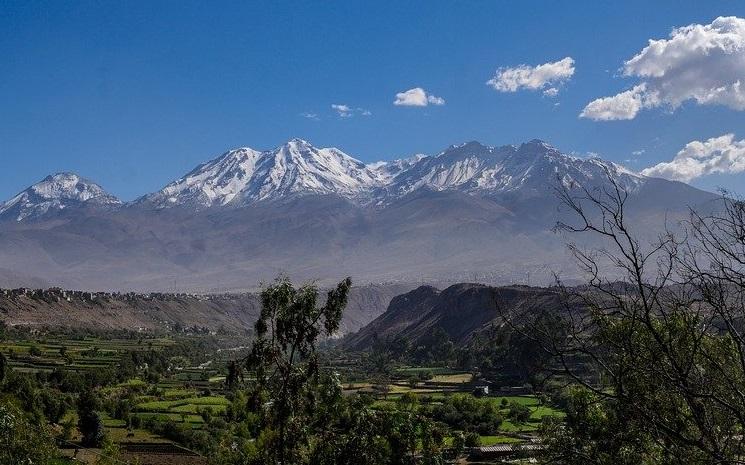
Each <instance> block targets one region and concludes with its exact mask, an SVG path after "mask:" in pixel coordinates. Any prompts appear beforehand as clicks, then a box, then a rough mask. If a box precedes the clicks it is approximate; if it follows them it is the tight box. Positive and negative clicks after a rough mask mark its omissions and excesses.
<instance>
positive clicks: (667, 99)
mask: <svg viewBox="0 0 745 465" xmlns="http://www.w3.org/2000/svg"><path fill="white" fill-rule="evenodd" d="M623 75H624V76H628V77H636V78H639V79H640V81H641V82H640V83H639V84H638V85H636V86H634V88H633V89H631V90H629V91H626V92H622V93H620V94H618V95H615V96H612V97H604V98H599V99H597V100H593V101H592V102H590V103H589V104H588V105H587V106H586V107H585V109H584V110H583V111H582V113H581V114H580V116H581V117H584V118H590V119H594V120H623V119H633V118H634V117H635V116H636V115H637V114H638V113H639V111H640V110H643V109H649V108H655V107H661V106H664V107H667V108H669V109H670V110H675V109H677V108H678V107H679V106H680V105H682V104H683V103H684V102H686V101H688V100H693V101H694V102H696V103H698V104H699V105H723V106H726V107H729V108H732V109H733V110H745V82H743V81H745V19H742V18H737V17H734V16H730V17H719V18H717V19H715V20H714V21H713V22H712V23H711V24H704V25H702V24H692V25H690V26H684V27H680V28H676V29H673V31H672V32H671V33H670V38H669V39H660V40H650V41H649V45H647V46H646V47H644V49H642V50H641V51H640V52H639V53H638V54H637V55H636V56H634V57H632V58H631V59H630V60H628V61H626V62H625V63H624V66H623Z"/></svg>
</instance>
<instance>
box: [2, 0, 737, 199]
mask: <svg viewBox="0 0 745 465" xmlns="http://www.w3.org/2000/svg"><path fill="white" fill-rule="evenodd" d="M65 3H66V2H48V3H45V2H27V1H20V2H13V1H8V0H0V57H2V58H0V161H1V162H2V170H0V199H7V198H9V197H10V196H12V195H13V194H14V193H16V192H18V191H20V190H21V189H23V188H25V187H27V186H28V185H30V184H32V183H33V182H36V181H38V180H39V179H41V178H43V177H44V176H46V175H47V174H50V173H54V172H58V171H75V172H78V173H79V174H81V175H83V176H86V177H88V178H91V179H93V180H95V181H96V182H98V183H100V184H101V185H102V186H104V188H106V189H107V190H109V191H110V192H112V193H113V194H115V195H117V196H120V197H121V198H123V199H125V200H129V199H133V198H135V197H137V196H139V195H141V194H143V193H146V192H150V191H154V190H157V189H159V188H160V187H162V186H163V185H164V184H166V183H167V182H169V181H171V180H173V179H175V178H177V177H180V176H181V175H183V174H184V173H185V172H187V171H188V170H190V169H191V168H193V167H194V166H195V165H197V164H198V163H201V162H204V161H206V160H208V159H210V158H213V157H215V156H217V155H219V154H220V153H222V152H223V151H225V150H227V149H229V148H234V147H238V146H250V147H253V148H256V149H266V148H271V147H274V146H277V145H279V144H281V143H282V142H284V141H286V140H288V139H290V138H292V137H301V138H304V139H307V140H309V141H311V142H312V143H313V144H314V145H317V146H332V145H333V146H337V147H339V148H341V149H342V150H344V151H346V152H347V153H349V154H350V155H353V156H356V157H357V158H359V159H361V160H363V161H366V162H370V161H375V160H380V159H391V158H397V157H401V156H408V155H411V154H414V153H436V152H438V151H440V150H442V149H443V148H445V147H447V146H448V145H450V144H456V143H460V142H463V141H468V140H479V141H481V142H483V143H487V144H493V145H501V144H509V143H519V142H522V141H526V140H529V139H533V138H540V139H544V140H546V141H548V142H550V143H552V144H553V145H555V146H557V147H558V148H560V149H562V150H563V151H566V152H577V153H579V154H586V153H589V152H592V153H597V154H599V155H601V156H602V157H604V158H607V159H610V160H613V161H616V162H619V163H623V164H626V165H627V166H629V167H630V168H632V169H637V170H640V169H642V168H644V167H648V166H652V165H655V164H657V163H659V162H664V161H669V160H671V159H672V158H673V157H674V156H675V155H676V153H678V152H679V151H680V150H681V149H683V147H684V146H685V145H686V144H687V143H689V142H691V141H694V140H698V141H706V140H708V139H710V138H714V137H719V136H722V135H724V134H728V133H733V134H734V140H735V141H738V140H742V139H745V124H744V123H745V111H742V110H741V109H739V108H733V105H726V104H725V105H722V104H703V105H701V104H697V103H695V102H693V101H690V100H689V101H685V102H683V103H682V105H681V106H680V107H677V108H675V109H672V108H670V107H669V106H664V105H662V106H658V107H654V108H649V109H645V110H642V111H639V113H638V115H636V116H635V117H634V118H633V119H630V120H615V121H594V120H592V119H590V118H580V117H579V114H580V112H582V110H583V108H585V106H586V105H587V104H588V103H589V102H591V101H593V100H595V99H597V98H601V97H606V96H613V95H616V94H618V93H619V92H623V91H626V90H628V89H631V88H632V87H633V86H635V85H637V84H639V83H640V82H641V81H643V80H644V79H643V78H640V77H638V76H623V73H622V72H621V68H622V67H623V66H624V62H625V61H626V60H629V59H631V58H632V57H634V56H635V55H637V54H638V53H640V51H641V50H642V49H643V48H644V47H645V46H646V45H647V41H648V40H649V39H665V38H668V36H669V35H670V33H671V31H672V29H673V28H675V27H680V26H685V25H689V24H702V25H706V24H709V23H711V22H712V21H713V20H714V19H715V18H717V17H719V16H739V17H745V3H740V2H733V1H726V2H717V1H707V2H700V1H696V2H694V1H688V2H686V1H670V2H649V1H639V2H631V1H624V2H617V1H587V2H557V1H544V2H522V1H521V2H507V1H504V2H477V1H473V2H435V1H429V2H403V1H396V2H382V1H381V2H362V1H359V2H358V1H340V2H276V1H272V2H258V1H254V2H219V3H218V2H188V1H178V2H177V1H173V2H82V1H81V2H68V3H67V4H65ZM565 57H571V58H572V59H573V62H574V64H573V66H574V73H573V75H572V76H571V78H569V79H566V80H565V81H563V82H560V83H558V85H557V89H558V95H556V96H555V97H549V96H545V95H543V93H542V90H545V88H548V86H547V87H544V88H541V89H538V90H529V89H520V90H517V91H516V92H499V91H497V90H495V89H494V88H492V87H490V86H488V85H486V82H487V81H488V80H489V79H491V78H492V77H493V76H494V75H495V71H496V70H497V68H500V67H502V68H504V67H515V66H517V65H520V64H527V65H532V66H535V65H539V64H543V63H551V62H556V61H558V60H561V59H563V58H565ZM737 69H739V68H736V70H737ZM743 77H744V80H745V75H744V76H743ZM416 87H421V88H423V89H425V90H426V91H427V92H428V93H431V94H432V95H435V96H437V97H440V98H442V99H444V101H445V103H444V105H434V104H431V105H428V106H424V107H412V106H397V105H394V104H393V101H394V100H395V98H396V94H397V93H399V92H403V91H406V90H408V89H412V88H416ZM332 104H339V105H347V106H349V107H350V108H351V109H352V113H351V116H350V117H341V116H339V114H338V113H337V112H336V111H334V110H333V109H332V108H331V105H332ZM358 108H359V109H364V110H366V111H367V112H369V113H371V114H370V115H364V114H363V112H362V110H357V109H358ZM304 114H313V115H316V117H315V118H307V117H305V116H303V115H304ZM635 152H636V154H634V153H635ZM691 183H692V184H694V185H696V186H699V187H703V188H706V189H714V188H716V187H717V186H722V187H727V188H730V189H735V190H739V191H741V192H745V188H742V186H745V176H744V175H743V174H742V173H740V174H714V175H705V176H701V177H698V178H695V179H693V180H692V181H691Z"/></svg>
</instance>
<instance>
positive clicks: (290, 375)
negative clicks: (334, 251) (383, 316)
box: [245, 277, 352, 464]
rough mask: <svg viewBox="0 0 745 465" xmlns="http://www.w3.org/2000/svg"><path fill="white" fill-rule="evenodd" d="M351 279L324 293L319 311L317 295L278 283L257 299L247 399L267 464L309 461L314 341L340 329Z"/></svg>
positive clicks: (310, 288)
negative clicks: (258, 420)
mask: <svg viewBox="0 0 745 465" xmlns="http://www.w3.org/2000/svg"><path fill="white" fill-rule="evenodd" d="M351 285H352V281H351V279H349V278H347V279H345V280H344V281H342V282H341V283H339V285H338V286H337V287H336V288H335V289H333V290H331V291H329V292H328V294H327V297H326V302H325V303H324V304H323V305H320V306H319V305H318V290H317V288H316V287H315V286H312V285H305V286H302V287H300V288H295V287H294V286H293V285H292V283H291V282H290V280H289V279H287V278H285V277H280V278H277V280H276V281H275V282H274V284H273V285H271V286H269V287H267V288H266V289H265V290H264V291H263V292H262V293H261V304H262V308H261V315H260V316H259V319H258V321H257V322H256V324H255V332H256V339H255V341H254V343H253V345H252V348H251V353H250V355H249V356H248V358H247V359H246V361H245V362H246V363H245V365H246V368H247V369H248V370H249V371H251V372H252V373H253V374H254V376H255V383H254V385H253V388H252V392H251V396H250V397H251V398H252V399H253V404H254V407H255V408H256V409H257V410H258V411H259V412H261V413H262V415H263V420H264V424H265V431H264V432H263V437H260V438H259V439H260V440H262V441H264V442H265V444H264V454H265V455H266V457H265V458H266V460H267V461H268V462H269V463H277V464H290V463H293V464H300V463H303V462H304V461H305V460H306V459H307V456H308V451H309V447H310V440H311V438H310V435H311V431H310V430H309V428H308V425H309V423H310V417H311V416H312V415H313V412H314V410H315V409H316V407H317V405H318V394H317V393H318V387H319V381H320V366H319V361H318V354H317V344H318V339H319V337H320V336H321V335H322V334H325V335H326V336H331V335H333V334H334V333H336V331H337V330H338V329H339V324H340V322H341V318H342V312H343V310H344V308H345V307H346V305H347V298H348V295H349V289H350V287H351Z"/></svg>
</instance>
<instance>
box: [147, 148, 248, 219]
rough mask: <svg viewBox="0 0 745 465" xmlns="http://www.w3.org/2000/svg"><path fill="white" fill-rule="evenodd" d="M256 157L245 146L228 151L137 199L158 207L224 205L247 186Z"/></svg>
mask: <svg viewBox="0 0 745 465" xmlns="http://www.w3.org/2000/svg"><path fill="white" fill-rule="evenodd" d="M260 156H261V152H258V151H256V150H254V149H252V148H248V147H244V148H239V149H235V150H230V151H228V152H225V153H224V154H222V155H221V156H219V157H217V158H215V159H214V160H212V161H209V162H207V163H204V164H201V165H199V166H197V167H196V168H194V169H193V170H192V171H191V172H189V173H188V174H187V175H186V176H184V177H183V178H181V179H179V180H177V181H174V182H172V183H170V184H168V185H167V186H166V187H164V188H163V189H161V190H160V191H158V192H155V193H153V194H149V195H146V196H145V197H143V198H142V199H140V200H138V202H142V201H147V202H151V203H153V204H155V205H157V206H159V207H166V206H169V205H191V206H194V207H210V206H213V205H225V204H227V203H228V202H230V201H231V200H233V199H234V198H235V197H236V196H238V195H239V194H240V193H241V192H242V191H243V190H244V189H245V188H246V187H247V186H248V183H249V181H250V180H251V176H253V173H254V170H255V168H256V162H257V161H258V159H259V157H260Z"/></svg>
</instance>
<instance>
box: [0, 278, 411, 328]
mask: <svg viewBox="0 0 745 465" xmlns="http://www.w3.org/2000/svg"><path fill="white" fill-rule="evenodd" d="M408 289H409V288H408V287H405V286H355V287H353V288H352V291H351V293H350V297H349V303H348V305H347V309H346V311H345V313H344V318H343V320H342V324H341V333H342V334H346V333H349V332H353V331H356V330H358V329H360V328H361V327H363V326H364V325H366V324H367V323H369V322H370V321H372V320H373V319H374V318H375V317H377V316H378V315H380V314H381V313H382V312H383V311H384V310H385V308H386V307H387V306H388V303H389V302H390V300H391V299H392V298H393V297H394V296H395V295H398V294H399V293H401V292H404V291H407V290H408ZM322 295H323V293H322ZM260 311H261V302H260V300H259V297H258V295H256V294H253V293H240V294H218V295H203V296H198V295H187V294H168V293H157V294H110V293H102V292H98V293H91V292H84V291H63V290H61V289H50V290H44V291H42V290H20V289H17V290H14V291H11V290H2V289H0V321H3V322H4V323H5V324H8V325H20V326H27V327H75V328H89V329H130V330H137V329H142V330H154V329H158V330H167V331H168V330H174V329H176V328H181V329H189V328H199V329H202V328H206V329H208V330H211V331H218V330H227V331H239V332H242V331H249V330H252V329H253V325H254V323H255V322H256V319H257V318H258V316H259V313H260Z"/></svg>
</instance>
